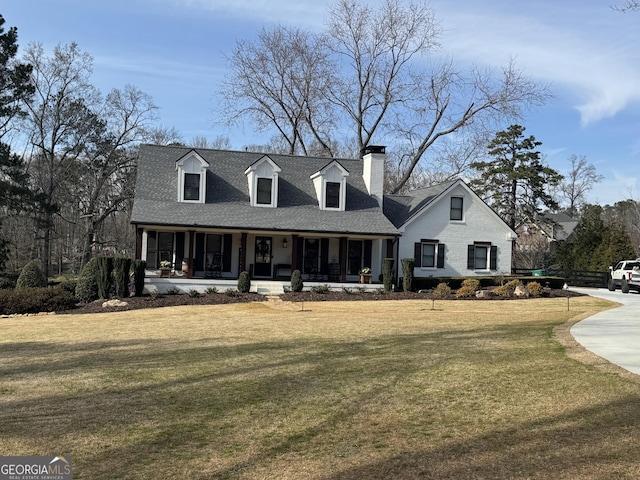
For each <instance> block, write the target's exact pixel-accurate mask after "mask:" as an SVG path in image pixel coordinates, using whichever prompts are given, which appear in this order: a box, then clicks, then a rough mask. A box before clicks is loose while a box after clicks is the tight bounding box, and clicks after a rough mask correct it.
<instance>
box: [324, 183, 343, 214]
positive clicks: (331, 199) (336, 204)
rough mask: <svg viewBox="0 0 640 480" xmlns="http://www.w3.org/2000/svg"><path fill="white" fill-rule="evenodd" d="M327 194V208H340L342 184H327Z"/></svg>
mask: <svg viewBox="0 0 640 480" xmlns="http://www.w3.org/2000/svg"><path fill="white" fill-rule="evenodd" d="M326 193H327V198H326V199H325V207H327V208H340V184H339V183H338V182H327V192H326Z"/></svg>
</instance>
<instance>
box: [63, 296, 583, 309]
mask: <svg viewBox="0 0 640 480" xmlns="http://www.w3.org/2000/svg"><path fill="white" fill-rule="evenodd" d="M567 296H571V297H576V296H582V294H581V293H578V292H573V291H571V290H546V291H545V293H544V295H543V297H545V298H550V297H567ZM280 298H281V299H282V300H284V301H289V302H323V301H334V302H335V301H359V300H428V299H430V297H429V295H428V293H418V292H391V293H374V292H369V293H365V292H358V291H350V292H345V291H343V292H326V293H316V292H299V293H297V292H288V293H285V294H284V295H280ZM514 298H515V297H491V298H489V300H510V299H514ZM531 298H533V297H531ZM455 299H456V297H455V295H451V296H450V297H449V298H448V300H455ZM266 300H267V299H266V297H265V296H263V295H258V294H255V293H236V294H235V296H230V295H228V294H226V293H211V294H206V295H200V296H197V297H191V296H189V295H187V294H181V295H163V296H153V297H152V296H149V295H145V296H142V297H129V298H126V299H123V301H124V302H126V305H123V306H113V307H111V306H109V307H103V306H102V304H103V303H104V300H97V301H95V302H91V303H87V304H80V305H78V306H77V307H76V308H75V309H73V310H67V311H64V312H59V313H65V314H80V313H105V312H120V311H124V310H137V309H141V308H162V307H173V306H180V305H224V304H230V303H247V302H263V301H266ZM444 300H447V299H444ZM460 300H467V301H484V300H485V299H477V298H475V297H469V298H465V299H460Z"/></svg>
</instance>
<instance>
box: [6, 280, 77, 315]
mask: <svg viewBox="0 0 640 480" xmlns="http://www.w3.org/2000/svg"><path fill="white" fill-rule="evenodd" d="M77 302H78V299H77V298H76V297H75V296H73V295H72V294H71V293H69V292H67V291H66V290H63V289H62V288H59V287H53V288H49V287H43V288H19V289H15V290H0V314H2V315H12V314H24V313H39V312H60V311H64V310H70V309H72V308H75V306H76V303H77Z"/></svg>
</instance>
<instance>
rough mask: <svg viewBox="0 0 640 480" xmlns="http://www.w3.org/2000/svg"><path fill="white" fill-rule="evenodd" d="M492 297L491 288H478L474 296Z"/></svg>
mask: <svg viewBox="0 0 640 480" xmlns="http://www.w3.org/2000/svg"><path fill="white" fill-rule="evenodd" d="M491 297H493V292H492V291H491V290H478V291H477V292H476V298H491Z"/></svg>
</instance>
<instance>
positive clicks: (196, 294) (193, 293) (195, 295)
mask: <svg viewBox="0 0 640 480" xmlns="http://www.w3.org/2000/svg"><path fill="white" fill-rule="evenodd" d="M189 296H190V297H191V298H198V297H199V296H200V292H199V291H198V290H196V289H195V288H193V289H191V290H189Z"/></svg>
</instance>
